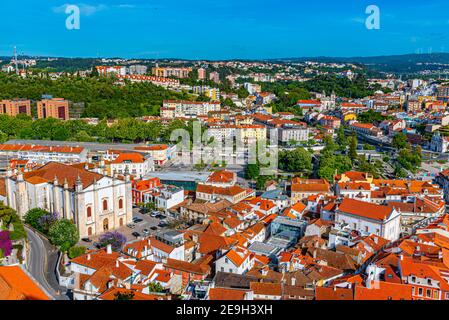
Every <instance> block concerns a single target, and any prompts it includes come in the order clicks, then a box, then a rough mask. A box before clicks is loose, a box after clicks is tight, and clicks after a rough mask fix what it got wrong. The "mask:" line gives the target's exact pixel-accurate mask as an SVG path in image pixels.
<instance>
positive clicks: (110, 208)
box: [5, 162, 132, 237]
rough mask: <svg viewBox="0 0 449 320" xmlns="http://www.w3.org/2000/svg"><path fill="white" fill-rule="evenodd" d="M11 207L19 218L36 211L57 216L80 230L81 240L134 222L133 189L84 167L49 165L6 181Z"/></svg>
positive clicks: (127, 182) (125, 181)
mask: <svg viewBox="0 0 449 320" xmlns="http://www.w3.org/2000/svg"><path fill="white" fill-rule="evenodd" d="M5 184H6V198H7V203H8V205H9V206H10V207H11V208H13V209H15V210H16V211H17V213H18V214H19V216H20V217H22V218H23V216H24V215H25V214H26V213H27V212H28V210H30V209H33V208H41V209H44V210H47V211H49V212H52V213H57V214H58V216H59V217H60V218H66V219H69V220H71V221H73V223H75V225H76V226H77V227H78V230H79V234H80V237H90V236H94V235H99V234H102V233H104V232H107V231H109V230H114V229H117V228H119V227H121V226H124V225H126V224H127V223H130V222H131V221H132V189H131V180H130V176H129V174H128V173H125V176H124V179H119V178H117V177H109V176H105V175H102V174H99V173H95V172H91V171H88V170H86V169H85V168H84V165H83V164H76V165H66V164H62V163H57V162H49V163H47V164H46V165H44V166H42V167H40V168H37V169H36V170H32V171H29V172H24V173H22V172H20V171H19V172H18V173H16V174H13V173H12V171H8V174H7V177H6V182H5Z"/></svg>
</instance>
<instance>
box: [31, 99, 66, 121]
mask: <svg viewBox="0 0 449 320" xmlns="http://www.w3.org/2000/svg"><path fill="white" fill-rule="evenodd" d="M37 117H38V118H39V119H46V118H56V119H61V120H68V119H69V102H68V101H67V100H64V99H61V98H53V99H44V100H41V101H39V102H38V103H37Z"/></svg>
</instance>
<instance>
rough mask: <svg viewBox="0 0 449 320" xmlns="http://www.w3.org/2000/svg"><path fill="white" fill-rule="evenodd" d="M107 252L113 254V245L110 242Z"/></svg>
mask: <svg viewBox="0 0 449 320" xmlns="http://www.w3.org/2000/svg"><path fill="white" fill-rule="evenodd" d="M106 253H107V254H112V245H111V244H108V245H107V247H106Z"/></svg>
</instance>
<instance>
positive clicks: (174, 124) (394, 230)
mask: <svg viewBox="0 0 449 320" xmlns="http://www.w3.org/2000/svg"><path fill="white" fill-rule="evenodd" d="M1 59H2V62H1V63H0V66H1V72H0V143H1V144H0V175H1V176H0V201H1V204H0V299H1V300H6V299H10V300H24V299H31V300H72V299H73V300H449V215H448V210H447V208H448V207H447V205H446V201H449V165H448V156H449V82H446V80H445V76H444V75H442V69H441V67H438V68H435V66H432V65H427V64H417V65H419V67H416V68H414V69H413V70H414V71H413V72H408V73H405V72H404V73H401V72H397V71H384V70H379V69H378V68H377V69H373V68H371V69H370V68H369V65H364V64H361V63H350V62H323V61H319V60H317V61H313V60H312V59H311V60H310V61H306V60H305V61H299V60H298V61H297V60H285V61H215V62H212V61H183V60H157V61H156V60H126V59H63V58H31V57H22V58H17V57H13V58H8V57H4V58H1ZM408 69H410V68H408ZM443 71H444V70H443ZM443 73H444V72H443ZM196 125H197V126H198V127H199V128H200V129H201V130H202V131H201V136H202V137H203V139H202V140H205V141H206V142H207V143H213V142H214V141H227V142H229V141H231V142H235V143H240V144H241V145H243V146H246V147H248V148H247V149H244V150H246V151H241V150H240V149H237V148H233V147H232V148H231V149H228V150H227V151H226V152H221V153H220V152H219V154H218V158H215V159H214V160H213V161H206V160H205V159H206V158H207V157H203V155H204V154H202V153H201V152H203V153H204V152H205V151H204V150H205V149H200V157H196V156H195V150H196V149H195V148H194V147H193V145H194V143H195V141H194V140H195V139H194V132H195V126H196ZM182 129H184V131H181V130H182ZM177 132H178V133H179V132H186V133H188V135H187V139H188V141H187V146H188V148H187V151H188V159H190V160H191V159H193V160H192V161H190V162H189V161H185V160H186V159H185V150H181V149H182V145H184V144H183V143H182V142H180V140H179V138H180V136H179V135H178V134H177ZM173 136H174V137H175V138H173ZM260 141H271V142H270V143H269V145H268V146H266V147H267V148H268V149H267V150H268V152H267V154H273V153H274V152H276V153H277V157H276V161H277V162H276V164H275V166H276V168H275V169H276V170H271V171H269V173H268V174H267V170H266V169H267V166H268V164H267V163H263V162H262V161H259V160H258V161H250V158H251V157H249V155H248V154H249V149H250V146H254V145H257V146H258V147H257V148H256V149H257V152H258V153H259V154H261V153H262V154H263V152H264V151H263V150H261V149H260V148H259V144H258V143H259V142H260ZM184 143H185V141H184ZM270 148H273V149H270ZM201 150H203V151H201ZM196 151H198V150H196ZM238 159H239V160H240V161H236V160H238ZM270 165H273V163H270Z"/></svg>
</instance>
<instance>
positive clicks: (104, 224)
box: [103, 218, 109, 231]
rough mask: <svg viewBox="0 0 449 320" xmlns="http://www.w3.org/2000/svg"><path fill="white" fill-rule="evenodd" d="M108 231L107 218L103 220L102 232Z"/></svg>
mask: <svg viewBox="0 0 449 320" xmlns="http://www.w3.org/2000/svg"><path fill="white" fill-rule="evenodd" d="M108 230H109V220H108V218H106V219H104V220H103V231H108Z"/></svg>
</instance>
